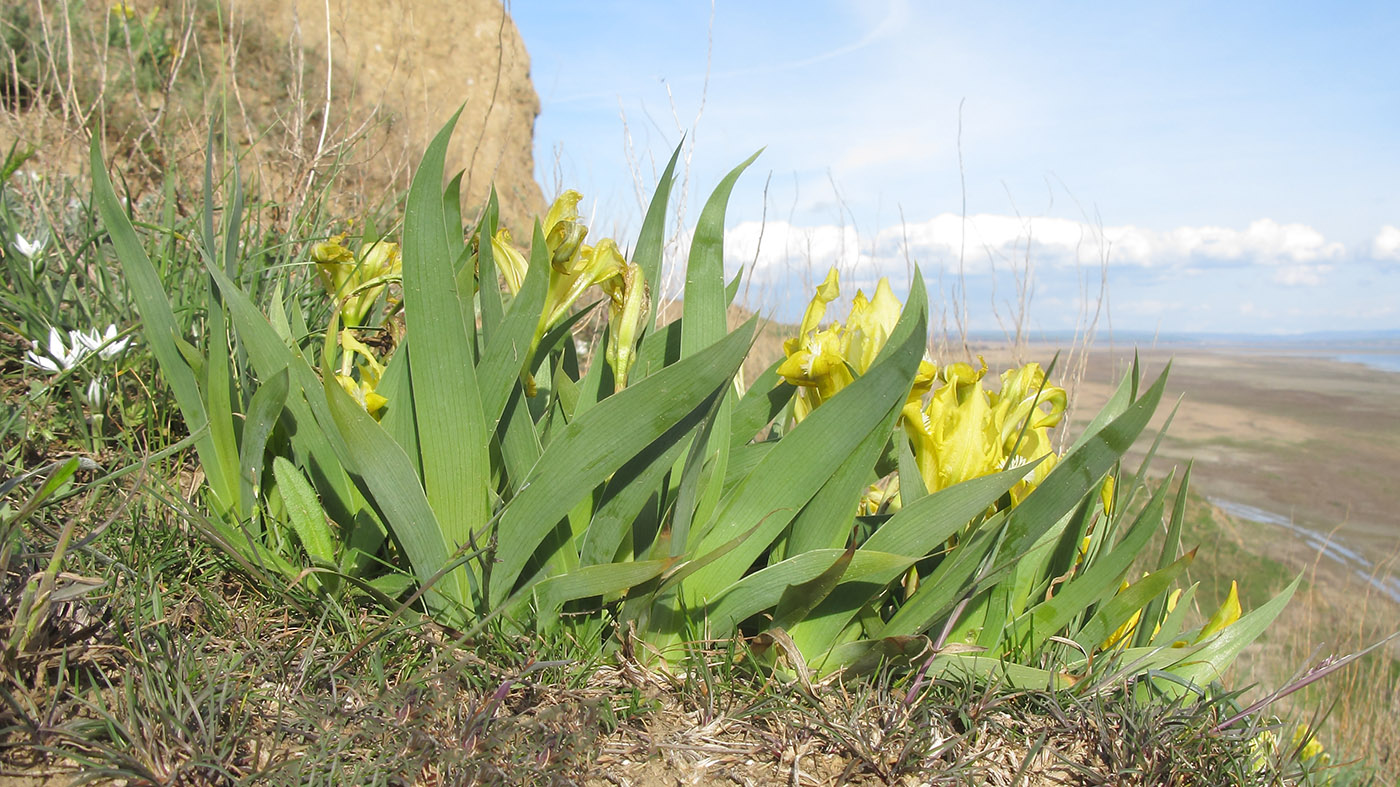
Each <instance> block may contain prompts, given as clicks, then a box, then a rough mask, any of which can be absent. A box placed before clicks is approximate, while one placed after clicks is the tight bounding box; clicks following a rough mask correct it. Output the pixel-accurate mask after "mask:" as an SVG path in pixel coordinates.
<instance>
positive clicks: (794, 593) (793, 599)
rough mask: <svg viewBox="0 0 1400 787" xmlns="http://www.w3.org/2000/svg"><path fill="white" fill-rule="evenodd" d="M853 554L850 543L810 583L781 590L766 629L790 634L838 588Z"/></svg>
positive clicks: (853, 548)
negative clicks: (781, 592)
mask: <svg viewBox="0 0 1400 787" xmlns="http://www.w3.org/2000/svg"><path fill="white" fill-rule="evenodd" d="M855 554H856V545H855V542H854V541H853V542H851V545H850V546H848V547H846V551H844V552H842V553H841V556H840V557H838V558H836V561H835V562H833V563H832V564H831V567H830V568H828V569H827V570H825V571H823V572H822V573H820V574H818V575H817V576H816V577H815V578H813V579H809V580H807V581H806V582H801V583H798V584H796V585H789V586H788V587H787V588H786V589H784V590H783V594H782V595H781V596H780V597H779V598H778V603H777V605H776V607H775V609H774V610H773V620H772V622H771V623H769V624H768V627H769V628H770V629H783V630H784V631H789V632H791V630H792V628H793V627H794V626H796V625H798V624H800V623H801V622H802V621H804V620H806V619H807V615H808V614H809V613H811V612H812V610H814V609H816V608H817V606H818V605H819V604H821V603H822V602H823V601H825V600H826V598H827V596H830V595H831V591H833V590H835V589H836V586H837V585H838V584H840V582H841V578H842V577H843V576H844V575H845V573H846V569H848V568H850V566H851V560H852V559H853V558H854V557H855ZM805 655H806V654H804V656H805Z"/></svg>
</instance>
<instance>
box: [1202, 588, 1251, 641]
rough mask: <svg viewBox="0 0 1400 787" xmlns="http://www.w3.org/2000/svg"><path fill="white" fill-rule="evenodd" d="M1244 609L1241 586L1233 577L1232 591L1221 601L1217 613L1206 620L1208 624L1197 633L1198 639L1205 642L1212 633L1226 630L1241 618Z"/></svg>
mask: <svg viewBox="0 0 1400 787" xmlns="http://www.w3.org/2000/svg"><path fill="white" fill-rule="evenodd" d="M1242 611H1243V610H1241V608H1240V590H1239V586H1238V585H1237V584H1236V583H1235V581H1234V580H1233V579H1232V580H1230V592H1229V593H1228V594H1227V595H1226V596H1225V600H1224V601H1223V602H1221V604H1220V608H1219V609H1217V610H1215V614H1214V615H1211V616H1210V620H1208V621H1206V625H1205V627H1204V628H1202V629H1201V633H1200V634H1199V635H1197V637H1196V641H1197V642H1204V641H1205V640H1206V638H1208V637H1210V636H1211V635H1212V634H1216V633H1219V632H1221V631H1224V630H1225V628H1226V627H1228V626H1229V625H1230V624H1232V623H1234V622H1235V621H1237V620H1239V619H1240V613H1241V612H1242Z"/></svg>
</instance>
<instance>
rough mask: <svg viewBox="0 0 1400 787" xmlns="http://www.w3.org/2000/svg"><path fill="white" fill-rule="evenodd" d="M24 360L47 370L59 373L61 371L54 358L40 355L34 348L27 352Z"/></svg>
mask: <svg viewBox="0 0 1400 787" xmlns="http://www.w3.org/2000/svg"><path fill="white" fill-rule="evenodd" d="M24 362H25V363H27V364H29V365H30V366H37V367H39V368H40V369H43V370H44V371H46V372H53V373H55V374H57V373H58V371H59V369H58V364H57V363H54V361H53V359H52V358H49V357H47V356H43V355H40V354H38V353H36V352H34V351H33V350H30V351H29V352H28V353H26V354H25V358H24Z"/></svg>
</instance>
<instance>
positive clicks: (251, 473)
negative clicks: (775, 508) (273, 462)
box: [238, 367, 288, 519]
mask: <svg viewBox="0 0 1400 787" xmlns="http://www.w3.org/2000/svg"><path fill="white" fill-rule="evenodd" d="M287 388H288V377H287V369H286V367H283V368H282V371H280V372H278V373H277V374H274V375H273V376H272V377H270V378H269V379H268V380H267V381H265V382H264V383H263V384H262V385H260V386H258V390H256V391H254V392H253V398H252V401H250V402H249V404H248V418H247V420H246V422H245V423H244V424H243V446H242V456H241V457H240V458H239V463H238V466H239V472H238V478H239V482H240V484H241V489H240V495H239V496H240V498H241V499H242V500H243V509H242V518H243V519H247V518H248V517H249V516H252V513H253V504H254V501H256V500H257V497H258V484H260V483H261V481H262V472H263V457H264V456H265V455H266V452H267V438H268V436H269V435H271V434H272V428H273V427H274V426H276V425H277V419H278V418H279V417H280V416H281V415H282V410H283V408H285V407H286V403H287Z"/></svg>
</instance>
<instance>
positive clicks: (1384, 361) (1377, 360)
mask: <svg viewBox="0 0 1400 787" xmlns="http://www.w3.org/2000/svg"><path fill="white" fill-rule="evenodd" d="M1325 357H1327V358H1331V359H1333V360H1337V361H1345V362H1346V363H1359V364H1361V365H1363V366H1368V367H1370V368H1372V369H1379V370H1380V371H1382V372H1392V373H1395V374H1400V353H1397V352H1381V353H1368V352H1344V353H1328V354H1327V355H1326V356H1325Z"/></svg>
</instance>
